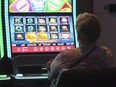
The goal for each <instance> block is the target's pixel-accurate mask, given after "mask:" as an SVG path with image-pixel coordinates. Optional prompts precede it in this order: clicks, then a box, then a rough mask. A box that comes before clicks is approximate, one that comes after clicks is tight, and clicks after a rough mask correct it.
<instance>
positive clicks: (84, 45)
mask: <svg viewBox="0 0 116 87" xmlns="http://www.w3.org/2000/svg"><path fill="white" fill-rule="evenodd" d="M95 46H96V42H94V43H92V42H80V45H79V47H81V48H93V47H95Z"/></svg>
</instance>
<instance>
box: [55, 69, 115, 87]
mask: <svg viewBox="0 0 116 87" xmlns="http://www.w3.org/2000/svg"><path fill="white" fill-rule="evenodd" d="M56 85H57V87H116V68H104V69H86V70H85V69H83V70H78V69H71V70H68V69H64V70H62V71H61V72H60V74H59V76H58V79H57V83H56Z"/></svg>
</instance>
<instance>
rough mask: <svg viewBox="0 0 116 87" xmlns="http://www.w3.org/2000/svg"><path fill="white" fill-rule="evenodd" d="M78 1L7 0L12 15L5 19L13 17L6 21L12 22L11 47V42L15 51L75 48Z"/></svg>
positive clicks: (15, 52)
mask: <svg viewBox="0 0 116 87" xmlns="http://www.w3.org/2000/svg"><path fill="white" fill-rule="evenodd" d="M74 2H76V1H73V0H6V3H5V5H6V6H5V7H7V8H6V10H5V13H6V14H7V11H8V16H5V19H6V21H9V22H6V24H7V23H9V24H7V25H8V27H7V26H6V29H7V31H6V33H7V41H8V44H7V45H8V46H7V47H10V46H11V52H12V53H14V54H17V53H42V52H43V53H49V52H50V53H58V52H61V51H62V50H65V49H71V48H75V47H76V43H75V30H74V22H73V21H74V20H73V3H74ZM7 17H8V18H7ZM8 32H10V33H8ZM8 35H9V36H8ZM9 37H10V39H9ZM9 41H10V43H9ZM9 44H10V45H9ZM7 49H10V48H7ZM8 52H9V53H10V50H8Z"/></svg>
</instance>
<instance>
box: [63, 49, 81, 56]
mask: <svg viewBox="0 0 116 87" xmlns="http://www.w3.org/2000/svg"><path fill="white" fill-rule="evenodd" d="M61 53H62V55H63V56H65V57H77V56H78V55H80V53H81V52H80V48H73V49H66V50H64V51H62V52H61Z"/></svg>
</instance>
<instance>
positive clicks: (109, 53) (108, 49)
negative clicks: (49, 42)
mask: <svg viewBox="0 0 116 87" xmlns="http://www.w3.org/2000/svg"><path fill="white" fill-rule="evenodd" d="M101 48H102V50H103V51H104V52H105V53H106V54H107V55H109V56H112V51H111V49H110V48H109V47H107V46H101Z"/></svg>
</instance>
